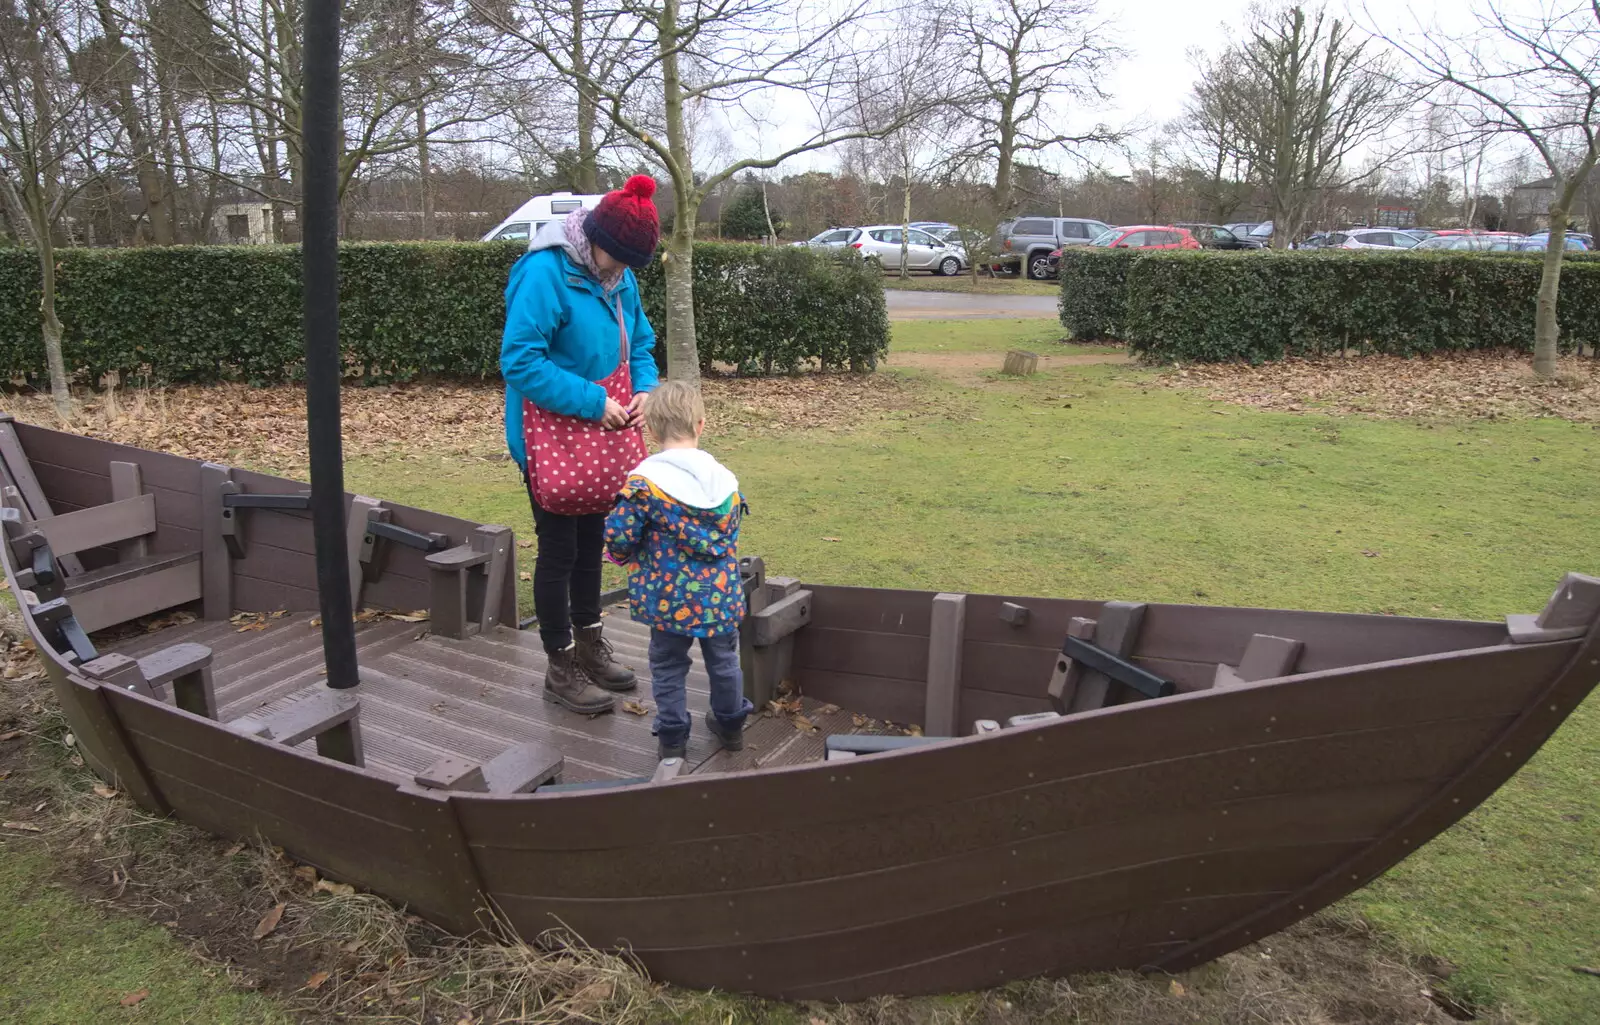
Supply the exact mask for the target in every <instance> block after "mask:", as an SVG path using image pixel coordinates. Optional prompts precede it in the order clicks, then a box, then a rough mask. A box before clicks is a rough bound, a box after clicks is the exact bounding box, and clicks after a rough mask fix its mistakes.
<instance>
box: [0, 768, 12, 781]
mask: <svg viewBox="0 0 1600 1025" xmlns="http://www.w3.org/2000/svg"><path fill="white" fill-rule="evenodd" d="M10 777H11V770H10V769H6V770H5V771H3V772H0V781H3V780H6V779H9V778H10Z"/></svg>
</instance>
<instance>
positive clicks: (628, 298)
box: [500, 221, 657, 467]
mask: <svg viewBox="0 0 1600 1025" xmlns="http://www.w3.org/2000/svg"><path fill="white" fill-rule="evenodd" d="M618 304H620V305H621V307H622V320H623V322H624V323H625V324H627V326H628V343H629V346H630V359H629V365H630V369H631V371H632V374H633V390H634V391H636V392H644V391H650V390H651V389H652V388H654V387H655V386H656V380H657V373H656V361H655V346H656V333H655V331H654V329H652V328H651V327H650V322H649V321H648V320H646V319H645V315H644V308H643V306H642V305H641V303H640V301H639V283H638V281H636V280H635V279H634V276H633V271H631V270H629V271H625V272H623V275H622V280H621V281H619V282H618V283H617V286H616V287H615V288H613V289H612V290H611V291H610V292H607V291H606V290H605V289H604V288H603V287H602V286H601V284H600V282H599V281H598V280H596V278H595V277H594V275H593V274H590V273H589V271H588V270H587V269H586V268H584V267H583V266H582V265H581V264H579V263H578V261H577V259H576V258H575V254H574V253H572V252H571V251H570V250H569V249H568V248H567V241H566V233H565V231H564V229H563V227H562V223H561V222H560V221H555V222H552V223H550V224H547V225H545V226H544V228H543V229H541V230H540V231H539V233H538V234H537V235H536V236H534V239H533V242H532V244H531V245H530V246H529V247H528V252H527V254H526V255H524V256H523V257H522V258H521V259H520V260H518V261H517V262H516V263H515V264H514V265H513V266H512V268H511V279H510V281H508V282H507V283H506V330H505V335H504V336H503V337H502V339H501V342H500V374H501V376H502V377H504V378H505V381H506V447H507V448H509V449H510V450H511V456H512V458H513V459H515V460H516V461H517V465H518V466H522V467H526V466H527V463H528V454H527V452H526V451H524V444H523V439H522V400H523V399H524V398H527V399H528V401H530V402H532V403H533V404H534V405H535V406H538V407H539V408H540V409H548V410H549V411H551V412H552V413H562V414H565V415H567V416H577V417H582V418H583V419H585V420H599V419H600V418H601V417H602V416H603V415H605V411H606V392H605V389H604V388H602V387H600V385H598V384H596V383H595V382H596V381H600V380H603V379H604V378H606V377H608V376H610V374H611V372H612V371H614V370H616V369H617V362H618V360H619V359H620V357H621V352H622V334H621V332H620V331H619V330H618V329H617V306H618Z"/></svg>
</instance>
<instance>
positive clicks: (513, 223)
mask: <svg viewBox="0 0 1600 1025" xmlns="http://www.w3.org/2000/svg"><path fill="white" fill-rule="evenodd" d="M604 198H606V197H604V196H575V195H573V194H572V193H570V192H556V193H552V194H551V195H548V196H534V197H533V198H532V199H530V200H528V201H527V202H526V203H524V204H522V205H521V206H519V207H517V208H516V210H514V211H512V213H511V216H510V217H507V218H506V219H505V220H503V221H501V222H500V223H499V224H496V225H495V226H494V227H493V228H491V229H489V232H488V234H486V235H484V236H483V241H484V242H511V241H521V242H526V241H527V240H528V239H530V238H532V237H533V236H534V235H536V234H538V232H539V229H540V228H542V227H544V226H545V225H546V224H549V223H550V222H551V221H559V220H560V219H561V218H563V217H565V216H567V214H570V213H571V212H572V211H574V210H578V209H584V208H587V209H591V210H592V209H593V208H594V207H596V206H598V205H599V203H600V201H601V200H602V199H604Z"/></svg>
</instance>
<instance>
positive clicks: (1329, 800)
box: [0, 421, 1600, 1000]
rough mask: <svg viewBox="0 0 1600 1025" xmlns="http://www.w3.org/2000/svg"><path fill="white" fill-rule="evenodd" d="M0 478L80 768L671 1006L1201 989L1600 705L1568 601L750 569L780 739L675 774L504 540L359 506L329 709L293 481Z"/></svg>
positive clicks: (1586, 638) (118, 471)
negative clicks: (1018, 990)
mask: <svg viewBox="0 0 1600 1025" xmlns="http://www.w3.org/2000/svg"><path fill="white" fill-rule="evenodd" d="M0 455H3V468H4V476H5V485H6V492H5V504H6V506H7V508H6V510H5V513H4V516H5V531H6V539H7V544H6V545H5V546H4V549H5V552H4V556H5V569H6V576H7V579H8V580H9V581H10V583H11V586H12V589H13V593H15V594H17V595H18V596H19V597H20V598H21V599H22V600H23V602H22V603H23V605H24V608H25V610H26V615H25V616H24V617H23V618H24V619H25V620H26V622H27V625H28V629H29V630H30V631H31V632H32V635H33V638H34V640H35V641H36V643H37V644H38V645H39V648H40V651H41V653H42V654H43V656H44V658H45V661H46V664H47V666H48V669H49V673H50V679H51V681H52V683H53V685H54V688H55V692H56V694H57V696H58V697H59V699H60V701H61V705H62V707H63V708H64V710H65V712H66V716H67V718H68V720H69V722H70V723H71V727H72V730H73V732H74V734H75V735H76V737H77V741H78V744H79V747H80V749H81V750H82V752H83V754H84V756H85V758H86V759H87V760H88V761H89V763H90V764H91V765H92V766H93V767H94V768H95V770H96V771H97V772H99V773H100V774H102V775H103V776H105V777H106V778H107V779H115V780H116V782H117V784H118V785H119V786H120V787H121V788H124V789H125V790H126V792H127V793H129V794H130V795H132V796H133V797H134V798H135V799H136V800H137V801H138V802H139V803H140V804H142V805H143V806H144V807H145V808H147V809H149V810H150V811H152V812H154V813H157V814H163V815H164V814H172V815H176V816H178V817H180V818H183V819H185V820H187V821H190V822H193V823H196V824H198V825H200V826H203V827H204V828H206V829H208V830H211V831H213V832H216V833H219V834H225V835H228V836H233V837H238V838H241V839H253V838H256V837H258V836H259V837H261V838H263V839H265V840H267V841H270V842H272V843H275V844H281V845H282V846H283V847H285V848H286V849H287V850H288V851H290V852H291V853H292V854H293V855H294V856H295V857H296V858H299V859H301V860H303V861H306V862H309V863H311V864H313V865H316V866H317V867H318V868H319V869H320V870H321V871H323V872H324V873H326V874H327V875H330V876H332V877H334V878H337V879H343V880H347V881H349V882H351V883H354V884H357V885H359V886H362V887H365V888H369V889H371V890H373V891H375V892H377V893H381V894H384V895H386V896H388V897H390V898H392V899H394V900H395V901H398V902H401V903H403V904H405V905H407V906H408V907H409V908H411V909H412V910H414V911H415V912H416V913H418V914H420V915H423V916H425V917H427V918H429V919H431V920H433V921H435V922H438V923H440V924H442V925H444V926H446V927H448V928H451V929H454V930H457V931H463V932H464V931H471V930H474V929H477V928H480V927H490V928H492V927H494V926H493V924H492V922H491V917H492V916H491V915H489V914H488V913H487V912H488V910H489V909H495V910H496V911H497V912H498V913H499V915H500V916H502V917H503V921H504V922H507V923H509V924H510V925H511V926H512V927H514V928H515V929H516V930H517V931H518V932H519V933H520V934H521V935H523V936H528V937H532V936H535V935H537V934H539V933H541V932H543V931H544V930H547V929H550V928H552V927H556V926H558V925H561V926H565V927H566V928H568V929H570V930H572V931H573V932H576V933H577V934H579V935H581V936H582V937H583V938H584V939H585V940H587V941H588V942H590V943H593V944H595V945H599V946H605V947H627V948H629V949H631V950H632V951H633V952H634V953H635V954H636V955H637V956H638V957H639V959H640V960H641V961H642V962H643V964H644V965H645V966H647V967H648V968H649V969H650V971H652V972H653V973H654V974H655V975H656V976H657V977H659V978H662V979H666V980H670V981H672V982H677V983H682V984H685V985H689V986H697V987H713V986H714V987H722V988H727V989H732V990H744V991H752V992H756V993H761V994H766V995H769V996H774V997H787V998H825V999H841V1000H850V999H855V998H860V997H864V996H868V995H871V994H879V993H925V992H936V991H950V990H963V989H970V988H974V987H981V986H988V985H991V984H994V983H998V982H1002V981H1005V980H1008V979H1016V978H1021V977H1026V976H1032V975H1038V974H1045V973H1048V974H1055V973H1064V972H1074V971H1082V970H1087V969H1105V968H1148V967H1155V968H1162V969H1169V970H1176V969H1182V968H1186V967H1188V966H1191V965H1195V964H1198V963H1200V962H1203V961H1205V960H1207V959H1209V958H1213V957H1216V956H1217V955H1219V954H1221V953H1224V952H1226V951H1229V950H1232V949H1234V948H1237V947H1239V946H1241V945H1243V944H1246V943H1249V942H1251V941H1252V940H1256V939H1259V938H1261V937H1263V936H1266V935H1268V934H1270V933H1272V932H1274V931H1275V930H1278V929H1281V928H1283V927H1284V926H1286V925H1288V924H1289V923H1291V922H1293V921H1295V920H1296V919H1299V918H1302V917H1304V916H1305V915H1307V914H1309V913H1311V912H1313V911H1315V910H1316V909H1318V908H1320V907H1323V906H1325V905H1327V904H1328V903H1329V902H1330V901H1333V900H1335V899H1337V898H1339V897H1340V896H1342V895H1344V894H1346V893H1349V892H1350V891H1352V890H1354V889H1356V888H1357V887H1359V886H1361V885H1363V884H1364V883H1366V882H1367V881H1368V880H1370V879H1372V878H1374V877H1375V876H1377V875H1379V874H1380V873H1382V872H1383V871H1385V870H1386V869H1388V868H1389V867H1390V866H1392V865H1394V864H1395V863H1396V862H1398V861H1400V860H1401V859H1402V858H1404V857H1406V856H1407V855H1408V854H1410V853H1411V852H1412V851H1414V850H1415V849H1416V848H1418V847H1420V846H1421V845H1422V844H1424V843H1426V842H1427V841H1428V840H1429V838H1431V837H1433V836H1434V835H1435V834H1437V833H1438V832H1439V831H1440V830H1442V829H1444V828H1445V827H1446V826H1448V825H1450V824H1451V823H1453V822H1455V821H1456V820H1457V819H1459V818H1461V816H1463V815H1464V814H1466V813H1467V812H1468V811H1470V810H1471V809H1472V808H1473V807H1475V806H1476V805H1477V804H1478V803H1479V802H1480V801H1482V800H1483V799H1484V798H1485V797H1487V796H1488V795H1489V794H1490V793H1492V792H1493V791H1494V790H1495V788H1496V787H1498V786H1499V785H1500V784H1501V783H1503V782H1504V781H1505V780H1506V779H1507V778H1508V777H1509V776H1510V775H1511V774H1512V773H1513V772H1515V771H1516V770H1517V769H1518V768H1519V767H1520V766H1522V765H1523V764H1524V763H1525V762H1526V761H1527V760H1528V758H1529V757H1530V756H1531V755H1532V754H1533V752H1534V751H1536V750H1537V749H1538V747H1539V745H1540V744H1541V743H1542V742H1543V741H1544V740H1545V739H1546V738H1547V737H1549V736H1550V734H1551V732H1552V731H1553V730H1554V729H1555V728H1556V727H1557V726H1558V725H1559V724H1560V723H1561V721H1562V720H1563V719H1564V718H1565V717H1566V716H1567V715H1568V714H1569V713H1570V712H1571V711H1572V710H1573V709H1574V708H1575V707H1576V706H1577V705H1578V703H1579V702H1580V701H1582V700H1583V698H1584V697H1585V695H1587V694H1588V693H1589V691H1590V689H1591V688H1592V687H1593V686H1594V685H1595V683H1596V681H1597V680H1600V627H1597V621H1600V580H1595V579H1593V578H1588V577H1582V576H1578V575H1571V576H1569V577H1568V578H1567V579H1566V580H1565V581H1563V582H1562V584H1561V587H1560V590H1558V591H1557V593H1556V595H1555V596H1554V597H1553V598H1552V600H1551V603H1550V605H1549V606H1548V607H1547V608H1546V609H1545V610H1544V611H1543V612H1542V613H1540V614H1539V615H1538V616H1537V617H1534V616H1525V617H1510V619H1509V620H1508V621H1507V622H1502V623H1486V622H1455V621H1444V620H1427V619H1407V618H1398V617H1392V616H1363V615H1338V614H1329V613H1317V612H1292V611H1279V610H1263V609H1236V608H1211V607H1201V606H1181V605H1157V604H1149V605H1138V604H1126V603H1116V602H1111V603H1102V602H1095V601H1075V600H1067V599H1060V598H1028V597H1009V598H1007V597H996V596H990V595H960V594H937V595H935V594H931V593H922V592H911V591H893V590H875V589H868V588H854V587H834V586H823V585H814V584H807V583H801V582H797V581H792V580H783V579H777V578H767V577H765V575H764V573H763V571H762V569H761V567H759V565H755V564H752V565H751V567H750V572H749V574H748V576H747V580H748V582H749V591H750V595H751V604H752V615H751V616H750V617H749V619H748V620H747V625H746V631H745V632H746V636H745V664H746V668H747V671H748V675H749V677H750V682H749V686H750V688H751V689H752V691H753V695H754V696H755V697H756V698H757V699H758V700H760V701H765V700H768V699H772V700H773V701H774V702H775V703H776V707H777V708H778V713H777V714H772V715H768V716H764V717H755V718H753V719H752V720H751V723H750V725H749V727H748V729H747V733H746V747H745V750H744V751H742V752H740V753H738V754H733V755H730V754H727V753H722V752H718V753H713V751H712V749H711V747H710V746H709V744H708V742H707V737H706V735H705V733H704V731H703V730H697V732H696V735H695V737H694V739H693V741H692V743H691V745H690V748H689V753H688V756H687V757H686V758H685V759H684V760H683V762H682V763H681V764H671V763H669V764H663V765H658V764H657V762H656V758H655V752H654V742H653V740H652V738H651V736H650V732H649V720H648V718H646V717H642V716H639V715H636V714H630V713H629V712H628V711H626V710H619V711H618V712H617V713H616V714H612V715H604V716H600V717H597V718H592V719H591V718H585V717H583V716H579V715H575V714H572V713H570V712H567V711H565V710H564V709H561V708H559V707H558V706H556V705H553V704H550V703H547V702H544V701H542V700H541V699H540V695H539V688H540V686H541V671H542V669H543V666H544V656H543V653H542V651H541V649H540V645H539V643H538V638H537V636H536V634H535V633H534V632H531V631H530V632H522V631H519V630H518V629H517V616H516V591H515V581H516V579H517V572H516V554H517V550H518V549H517V545H516V543H515V539H514V538H513V536H512V534H511V531H510V530H508V529H506V528H503V527H482V526H479V525H478V524H475V523H470V522H467V521H464V520H460V519H455V518H452V517H448V516H442V515H438V514H436V513H431V512H426V511H423V510H419V509H411V508H406V507H403V506H396V505H391V504H389V503H385V502H381V501H375V500H373V499H369V498H365V497H360V496H346V502H345V505H346V510H347V524H348V526H347V530H346V534H345V536H346V538H347V546H346V551H345V554H346V557H347V560H348V563H347V564H348V566H349V568H350V570H351V584H350V587H351V591H352V597H353V599H354V601H353V606H354V607H356V608H362V607H365V608H366V609H369V610H379V611H371V612H364V613H362V614H361V615H359V616H357V620H358V623H357V626H356V645H357V652H358V659H359V664H360V684H359V686H357V687H354V688H352V689H342V690H334V689H331V688H330V687H329V686H327V685H326V678H325V677H323V676H322V675H321V673H322V672H323V671H324V668H323V667H324V663H323V658H322V651H321V648H320V646H319V643H320V637H319V632H318V630H316V629H313V628H312V627H313V626H314V625H315V623H314V617H315V614H316V612H317V609H318V607H319V606H318V597H319V593H318V588H317V579H318V578H317V570H316V563H315V560H314V557H313V554H312V550H313V546H312V529H311V520H310V519H309V518H308V515H307V513H306V512H305V511H304V510H305V508H306V504H307V499H306V497H305V492H304V486H303V485H301V484H298V483H295V482H292V481H287V480H281V479H277V478H272V477H267V476H262V475H259V474H254V473H248V472H244V471H241V470H236V469H231V468H228V467H224V466H218V465H214V464H201V463H199V462H195V461H191V460H188V459H181V458H178V457H175V456H171V455H166V454H162V453H157V452H147V451H142V450H138V449H134V448H128V447H124V446H119V445H114V444H110V443H107V442H103V441H97V440H92V439H88V438H83V437H78V436H75V435H71V434H64V433H59V432H56V431H51V430H46V429H43V428H39V427H35V426H29V425H25V424H20V423H17V424H13V423H10V422H9V421H7V422H4V423H0ZM421 612H426V614H427V618H426V619H425V620H424V619H422V618H421V617H420V613H421ZM391 613H392V614H391ZM607 632H608V636H609V637H610V638H611V639H612V640H613V642H614V643H615V644H616V646H617V648H618V649H619V651H620V652H621V653H622V654H623V657H624V658H625V660H627V661H630V662H632V664H633V666H634V668H635V669H636V671H638V672H639V673H640V675H641V678H643V677H644V676H645V674H646V670H647V667H646V664H645V660H644V657H643V656H644V650H645V645H646V638H647V634H646V631H645V630H644V629H642V628H640V627H638V626H636V625H634V624H632V623H630V622H628V620H627V614H626V611H625V610H623V609H620V608H613V609H612V611H611V613H610V616H609V618H608V626H607ZM785 681H790V682H792V690H785V689H784V682H785ZM690 685H691V695H690V697H691V702H693V703H697V704H698V705H699V706H700V707H701V708H703V707H704V706H705V704H706V700H707V695H706V691H705V678H704V677H703V676H691V680H690ZM648 693H649V692H648V685H647V684H646V685H645V686H642V687H641V689H640V693H639V699H640V700H648ZM802 717H803V718H802ZM889 723H893V724H897V726H898V727H900V728H899V729H890V728H889V727H888V726H887V725H886V724H889ZM910 724H918V725H920V726H921V727H922V729H923V732H925V733H927V734H929V735H930V736H929V737H927V738H922V739H917V738H912V737H906V736H904V735H903V734H905V733H906V729H905V727H907V726H909V725H910ZM891 734H899V735H898V736H895V735H891ZM934 735H942V737H943V739H941V738H940V737H938V736H934ZM885 749H887V750H885Z"/></svg>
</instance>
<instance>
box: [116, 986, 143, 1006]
mask: <svg viewBox="0 0 1600 1025" xmlns="http://www.w3.org/2000/svg"><path fill="white" fill-rule="evenodd" d="M149 995H150V991H149V990H148V989H136V990H134V991H133V992H132V993H129V994H128V995H127V996H125V997H123V998H122V999H121V1000H118V1001H117V1003H119V1004H121V1005H122V1006H123V1007H132V1006H133V1005H134V1004H137V1003H140V1002H142V1001H143V1000H144V998H145V997H147V996H149Z"/></svg>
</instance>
